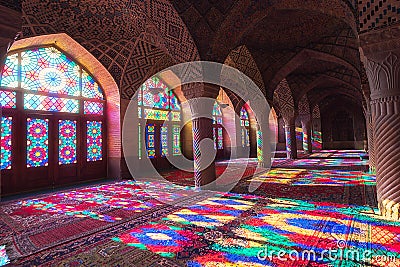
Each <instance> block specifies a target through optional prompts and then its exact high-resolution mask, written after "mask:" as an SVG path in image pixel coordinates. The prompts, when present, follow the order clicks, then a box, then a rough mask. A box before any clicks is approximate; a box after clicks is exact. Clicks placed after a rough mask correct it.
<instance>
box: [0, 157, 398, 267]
mask: <svg viewBox="0 0 400 267" xmlns="http://www.w3.org/2000/svg"><path fill="white" fill-rule="evenodd" d="M229 163H230V162H220V163H219V165H218V166H219V167H220V170H222V169H223V168H224V167H225V168H226V166H227V164H229ZM233 163H236V164H237V168H239V167H240V166H242V167H241V168H242V170H243V164H242V162H241V160H236V162H233ZM240 164H242V165H240ZM251 164H252V163H249V165H250V166H253V167H254V166H255V165H251ZM249 165H246V167H247V168H249ZM292 167H293V168H285V167H279V168H273V169H272V170H271V171H269V172H268V173H261V174H258V175H249V176H247V177H245V178H243V179H242V180H241V181H240V182H239V183H238V185H237V186H236V187H235V188H234V191H235V192H239V193H243V194H237V193H222V192H211V191H198V190H195V189H194V188H193V187H190V186H179V185H175V184H172V183H168V182H166V181H165V180H148V181H132V180H123V181H118V182H109V183H101V184H97V185H91V186H85V187H81V188H75V189H70V190H64V191H60V192H55V193H48V194H42V195H37V196H35V197H34V198H32V197H30V198H24V199H18V200H13V201H8V202H2V205H1V207H0V239H1V242H2V243H0V249H1V248H2V247H1V245H4V246H5V251H4V250H3V251H0V256H3V258H4V259H6V257H9V259H10V261H11V263H10V265H11V266H33V265H35V266H37V265H41V266H143V267H147V266H196V267H197V266H232V267H233V266H282V267H283V266H293V267H294V266H326V267H328V266H400V223H399V222H390V221H385V220H383V219H382V218H380V217H378V216H377V215H376V214H377V209H376V206H375V205H376V199H375V197H374V196H375V195H376V192H375V180H374V176H372V175H370V174H367V173H365V172H362V171H360V170H357V165H356V166H349V167H348V168H349V170H343V169H340V168H335V166H330V168H331V169H330V170H310V169H307V168H303V166H302V165H301V164H300V166H292ZM247 168H246V169H247ZM352 168H353V169H352ZM233 170H234V169H233ZM236 171H238V170H234V171H233V172H236ZM188 179H189V178H188ZM191 179H193V178H192V177H191ZM254 184H256V185H258V186H259V187H258V188H257V190H255V191H254V192H252V193H251V194H249V188H250V187H251V186H252V185H253V186H254ZM4 255H5V256H4ZM1 259H2V258H0V260H1Z"/></svg>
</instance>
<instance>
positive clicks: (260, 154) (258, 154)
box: [257, 130, 264, 162]
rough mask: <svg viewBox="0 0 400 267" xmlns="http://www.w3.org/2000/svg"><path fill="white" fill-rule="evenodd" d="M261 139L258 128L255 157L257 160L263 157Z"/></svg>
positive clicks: (260, 160) (261, 159)
mask: <svg viewBox="0 0 400 267" xmlns="http://www.w3.org/2000/svg"><path fill="white" fill-rule="evenodd" d="M262 149H263V140H262V132H261V131H260V130H258V131H257V159H258V161H259V162H262V161H263V160H264V159H263V152H262Z"/></svg>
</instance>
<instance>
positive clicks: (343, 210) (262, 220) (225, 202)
mask: <svg viewBox="0 0 400 267" xmlns="http://www.w3.org/2000/svg"><path fill="white" fill-rule="evenodd" d="M376 212H377V210H374V209H372V208H371V207H368V206H349V205H342V204H331V203H326V202H313V201H302V200H294V199H289V198H263V197H255V196H249V195H235V194H219V195H216V196H214V197H210V198H208V199H206V200H204V201H200V202H198V203H196V204H194V205H191V206H189V207H188V208H185V209H181V210H179V211H177V212H173V213H171V214H169V215H167V216H165V217H164V218H162V219H160V220H155V221H153V222H150V223H149V224H146V225H144V226H138V227H137V228H134V229H132V230H129V231H128V232H126V233H123V234H121V235H119V236H117V237H114V238H113V240H114V241H116V242H119V243H124V244H127V245H129V246H134V247H137V248H140V249H142V250H148V251H151V252H153V253H158V254H160V255H161V256H164V257H169V258H177V259H185V261H186V260H187V266H316V265H324V266H329V265H328V264H331V266H354V264H361V265H362V266H369V265H370V264H373V266H385V265H387V264H384V263H383V262H380V263H379V262H378V261H377V259H378V258H377V257H378V255H391V258H390V260H391V263H393V265H387V266H398V264H400V223H398V222H388V221H384V220H381V219H380V218H379V217H378V216H376V215H375V213H376ZM338 241H343V242H344V243H343V244H342V243H340V242H338ZM266 248H267V249H268V250H269V251H272V252H273V253H274V252H275V254H273V253H272V255H274V256H272V257H271V258H269V257H265V258H262V257H261V258H260V255H262V254H260V251H264V250H265V249H266ZM326 250H332V251H335V250H336V252H334V253H333V256H334V257H333V258H332V254H328V253H326V254H324V251H326ZM280 251H282V252H281V253H284V254H283V256H282V257H277V253H278V252H280ZM294 251H295V252H297V253H298V258H294V259H293V258H290V257H289V255H293V252H294ZM308 251H314V252H315V257H312V255H311V256H310V258H309V259H308V258H307V253H308ZM349 251H350V252H351V251H357V252H358V253H360V255H361V257H360V258H358V259H352V258H346V257H343V255H345V256H346V255H353V253H350V254H345V253H346V252H349ZM366 251H370V252H371V253H365V252H366ZM290 253H291V254H290ZM335 253H336V254H335ZM363 255H368V256H367V257H363ZM340 256H341V257H340ZM335 257H336V258H335Z"/></svg>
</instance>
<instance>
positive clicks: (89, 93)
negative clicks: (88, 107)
mask: <svg viewBox="0 0 400 267" xmlns="http://www.w3.org/2000/svg"><path fill="white" fill-rule="evenodd" d="M82 96H83V97H86V98H94V99H99V100H103V99H104V97H103V93H102V92H101V89H100V87H99V85H98V84H97V83H96V82H95V81H94V79H93V77H92V76H90V75H89V74H88V73H87V72H86V71H85V70H82Z"/></svg>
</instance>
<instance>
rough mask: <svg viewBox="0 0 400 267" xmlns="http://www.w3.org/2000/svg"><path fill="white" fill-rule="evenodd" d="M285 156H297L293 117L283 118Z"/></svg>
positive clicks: (290, 157) (294, 157) (291, 157)
mask: <svg viewBox="0 0 400 267" xmlns="http://www.w3.org/2000/svg"><path fill="white" fill-rule="evenodd" d="M285 137H286V157H287V158H288V159H296V158H297V144H296V125H295V120H294V118H290V119H288V120H285Z"/></svg>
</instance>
